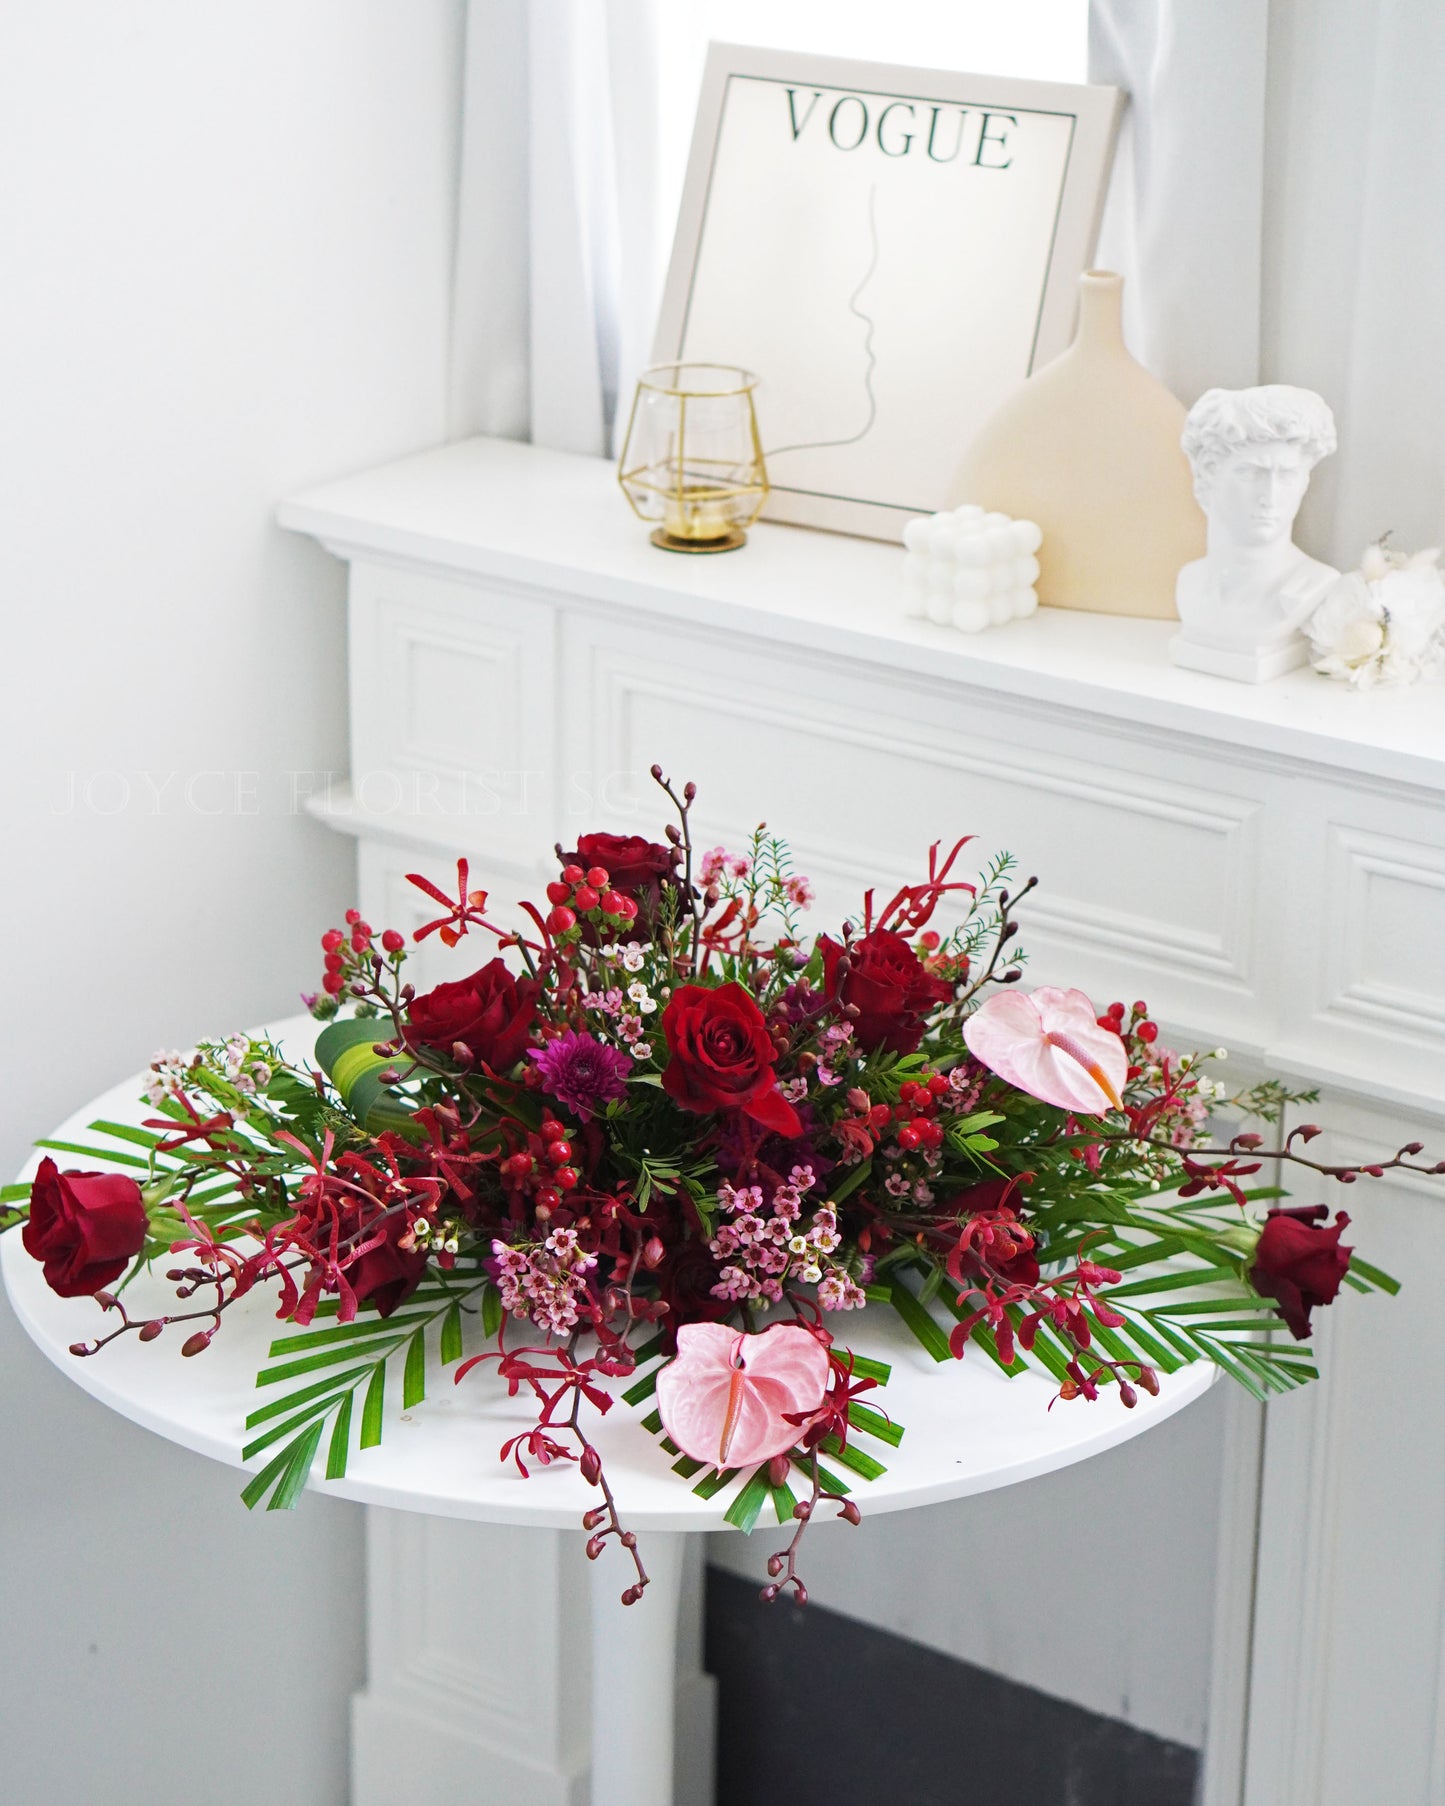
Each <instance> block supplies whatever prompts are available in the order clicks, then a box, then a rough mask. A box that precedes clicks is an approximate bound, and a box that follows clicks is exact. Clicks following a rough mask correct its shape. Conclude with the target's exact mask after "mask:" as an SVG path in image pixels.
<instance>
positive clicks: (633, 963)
mask: <svg viewBox="0 0 1445 1806" xmlns="http://www.w3.org/2000/svg"><path fill="white" fill-rule="evenodd" d="M646 961H647V955H646V954H645V953H644V952H643V951H642V949H641V947H639V946H638V945H637V944H636V943H635V942H629V943H628V945H627V946H625V947H624V948H623V949H622V963H623V965H624V966H625V967H626V968H627V970H628V971H629V972H640V971H641V970H642V968H643V966H644V965H645V964H646Z"/></svg>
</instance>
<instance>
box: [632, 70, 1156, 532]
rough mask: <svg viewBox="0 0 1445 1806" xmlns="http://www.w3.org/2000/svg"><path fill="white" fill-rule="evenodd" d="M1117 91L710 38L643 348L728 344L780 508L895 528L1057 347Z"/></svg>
mask: <svg viewBox="0 0 1445 1806" xmlns="http://www.w3.org/2000/svg"><path fill="white" fill-rule="evenodd" d="M1120 103H1121V96H1120V94H1119V91H1118V90H1117V89H1114V88H1097V87H1078V86H1069V85H1066V84H1063V83H1057V82H1028V81H1015V80H1007V79H1004V78H1001V77H998V76H974V75H955V74H947V73H941V72H938V71H932V70H920V69H902V68H892V67H889V66H887V65H883V64H875V63H855V62H846V61H842V60H840V59H838V58H834V57H821V56H813V55H810V54H807V53H793V52H789V51H776V50H756V49H745V48H741V47H738V46H736V45H729V44H714V45H713V46H712V47H711V48H710V50H709V53H708V61H707V70H706V73H705V75H704V78H703V86H702V95H701V99H700V102H699V107H698V118H697V126H696V130H695V133H694V136H693V145H692V154H691V157H690V159H689V163H688V169H687V177H686V181H685V184H684V189H683V198H682V206H681V210H680V214H679V219H678V228H677V237H676V240H675V242H674V245H673V253H672V261H671V265H670V267H669V270H668V277H667V285H666V290H665V293H664V297H663V304H662V310H661V315H660V319H659V324H658V333H657V341H656V346H655V356H656V359H657V361H658V362H666V361H672V360H674V359H686V360H697V361H710V362H712V361H716V362H723V363H729V364H742V365H744V366H745V367H747V368H748V369H750V370H752V371H753V372H755V374H756V375H757V376H758V378H759V387H758V390H757V410H758V420H759V425H760V428H761V432H762V439H763V449H764V452H765V454H766V457H767V464H768V476H769V479H770V481H771V484H772V494H771V496H770V498H769V503H768V508H767V514H768V517H769V518H771V519H774V520H783V521H792V522H795V523H797V524H800V525H804V526H816V527H829V528H833V529H834V530H836V531H839V532H847V533H859V534H864V535H867V536H868V537H871V538H878V539H897V538H899V537H900V536H901V533H902V529H903V523H904V522H905V521H907V520H908V519H910V518H911V517H912V516H913V515H916V514H928V513H931V512H934V511H935V510H937V509H940V508H942V507H944V506H945V493H946V490H947V487H948V483H949V480H950V478H951V476H952V474H953V472H954V469H955V468H956V466H957V464H958V461H959V458H960V456H961V455H962V453H963V451H964V450H965V448H966V446H967V444H968V442H969V440H970V439H971V438H972V436H973V434H974V433H975V432H976V430H977V429H978V427H979V426H981V425H982V423H983V421H984V420H985V419H987V417H988V415H989V414H990V413H992V411H993V409H994V408H995V407H996V406H997V405H998V404H999V402H1001V401H1002V400H1003V399H1004V397H1005V396H1006V395H1007V394H1008V393H1009V391H1010V390H1011V389H1013V388H1014V387H1015V385H1016V384H1018V383H1019V382H1020V381H1021V380H1022V379H1023V378H1024V377H1026V376H1028V375H1029V374H1030V373H1031V372H1032V371H1033V370H1034V369H1036V368H1038V367H1039V366H1040V365H1042V364H1044V363H1047V362H1048V361H1049V360H1050V359H1051V358H1053V357H1056V356H1057V355H1058V354H1059V352H1061V351H1062V350H1064V349H1065V347H1066V346H1067V344H1068V342H1069V339H1070V336H1071V334H1072V331H1073V323H1074V310H1075V299H1076V287H1077V279H1078V276H1079V274H1080V272H1081V271H1082V270H1084V269H1085V268H1087V267H1088V263H1089V260H1090V257H1091V255H1092V253H1093V247H1094V240H1095V237H1096V235H1097V231H1098V223H1099V214H1100V211H1101V209H1102V204H1103V197H1104V187H1105V182H1106V179H1107V175H1108V169H1109V161H1110V156H1111V153H1112V149H1113V141H1114V134H1115V129H1116V126H1117V122H1118V115H1119V108H1120Z"/></svg>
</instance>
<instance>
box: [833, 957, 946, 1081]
mask: <svg viewBox="0 0 1445 1806" xmlns="http://www.w3.org/2000/svg"><path fill="white" fill-rule="evenodd" d="M819 945H820V946H821V948H822V950H823V983H824V988H825V990H826V992H827V994H828V995H829V996H830V997H831V998H832V999H833V1001H834V1002H835V1003H843V1004H853V1005H855V1006H856V1008H857V1010H858V1014H857V1016H856V1017H854V1018H851V1020H852V1022H853V1034H854V1038H855V1039H856V1040H857V1043H858V1045H859V1046H860V1047H861V1048H862V1049H863V1051H864V1052H865V1053H874V1052H876V1051H877V1050H878V1049H879V1048H886V1049H887V1050H888V1051H889V1052H890V1053H912V1052H913V1050H914V1048H915V1047H917V1046H918V1043H919V1042H920V1041H921V1040H922V1039H923V1027H924V1018H925V1017H926V1016H927V1015H928V1013H929V1011H930V1010H932V1009H933V1008H935V1006H936V1005H938V1004H940V1003H946V1002H947V1001H948V999H949V998H950V997H951V996H952V995H953V987H952V986H951V985H950V984H948V983H947V981H946V980H944V979H942V978H935V977H933V975H932V974H931V973H929V972H926V971H925V970H924V968H923V962H922V961H921V960H920V959H919V957H918V955H917V954H916V953H915V952H914V951H913V949H912V948H911V947H910V946H909V945H908V942H907V941H905V940H904V938H903V936H902V935H901V934H894V932H893V930H892V929H891V928H875V929H874V930H873V932H872V933H871V934H865V935H864V936H863V939H862V940H861V941H854V942H853V944H852V945H851V946H850V947H849V948H848V950H847V951H848V962H849V970H848V973H847V975H846V976H845V977H844V979H843V981H842V984H841V987H840V985H839V983H838V977H837V973H838V962H839V961H840V960H841V959H842V957H843V948H842V947H841V946H839V944H838V942H837V941H834V940H830V939H829V938H828V936H827V935H823V936H822V937H821V938H820V940H819Z"/></svg>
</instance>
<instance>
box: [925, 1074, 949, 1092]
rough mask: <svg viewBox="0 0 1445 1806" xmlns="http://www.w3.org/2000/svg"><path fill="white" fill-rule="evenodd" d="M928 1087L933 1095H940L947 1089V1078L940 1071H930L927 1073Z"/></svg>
mask: <svg viewBox="0 0 1445 1806" xmlns="http://www.w3.org/2000/svg"><path fill="white" fill-rule="evenodd" d="M928 1089H929V1090H930V1091H931V1092H932V1093H933V1095H934V1096H935V1097H942V1096H943V1094H944V1092H945V1091H947V1089H948V1080H947V1079H946V1078H945V1077H944V1075H943V1074H942V1073H941V1072H930V1073H929V1075H928Z"/></svg>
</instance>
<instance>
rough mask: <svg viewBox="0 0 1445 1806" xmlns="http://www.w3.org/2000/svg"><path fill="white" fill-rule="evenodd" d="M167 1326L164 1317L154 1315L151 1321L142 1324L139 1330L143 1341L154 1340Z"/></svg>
mask: <svg viewBox="0 0 1445 1806" xmlns="http://www.w3.org/2000/svg"><path fill="white" fill-rule="evenodd" d="M165 1326H166V1324H165V1318H164V1317H152V1318H151V1320H150V1322H149V1323H143V1324H142V1325H141V1327H140V1330H139V1331H138V1334H139V1337H140V1340H141V1341H142V1342H154V1341H155V1339H156V1337H157V1336H158V1335H159V1334H160V1333H161V1331H162V1330H163V1329H164V1328H165Z"/></svg>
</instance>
